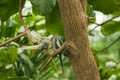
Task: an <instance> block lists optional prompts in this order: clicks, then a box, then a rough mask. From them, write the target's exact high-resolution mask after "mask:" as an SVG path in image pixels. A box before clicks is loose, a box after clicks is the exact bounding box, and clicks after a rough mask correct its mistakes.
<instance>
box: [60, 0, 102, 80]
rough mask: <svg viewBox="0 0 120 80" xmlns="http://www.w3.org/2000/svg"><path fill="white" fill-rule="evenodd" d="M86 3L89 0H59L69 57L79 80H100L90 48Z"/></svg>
mask: <svg viewBox="0 0 120 80" xmlns="http://www.w3.org/2000/svg"><path fill="white" fill-rule="evenodd" d="M86 3H87V0H58V4H59V8H60V12H61V17H62V21H63V24H64V31H65V38H66V41H68V42H69V43H68V46H67V48H66V49H67V51H68V52H69V54H67V57H68V58H69V61H70V63H71V65H72V67H73V70H74V73H75V75H76V79H77V80H100V77H99V72H98V68H97V65H96V63H95V60H94V57H93V54H92V53H91V49H90V46H89V40H88V32H87V23H88V21H87V17H86Z"/></svg>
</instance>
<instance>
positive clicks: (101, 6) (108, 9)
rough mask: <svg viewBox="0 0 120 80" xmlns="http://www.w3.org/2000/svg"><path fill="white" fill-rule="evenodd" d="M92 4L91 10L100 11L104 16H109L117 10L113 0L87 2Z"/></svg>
mask: <svg viewBox="0 0 120 80" xmlns="http://www.w3.org/2000/svg"><path fill="white" fill-rule="evenodd" d="M88 2H89V3H90V4H92V6H93V9H94V10H97V11H101V12H103V13H104V14H110V13H112V12H114V11H115V10H117V4H116V2H115V0H88Z"/></svg>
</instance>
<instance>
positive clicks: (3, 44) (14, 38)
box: [0, 32, 27, 47]
mask: <svg viewBox="0 0 120 80" xmlns="http://www.w3.org/2000/svg"><path fill="white" fill-rule="evenodd" d="M26 33H27V32H24V33H21V34H19V35H17V36H16V37H13V38H11V39H9V40H8V41H5V42H3V43H1V44H0V47H1V46H5V45H6V44H8V43H10V42H12V41H14V40H16V39H18V38H20V37H22V36H24V35H26Z"/></svg>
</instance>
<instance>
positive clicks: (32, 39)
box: [19, 0, 37, 43]
mask: <svg viewBox="0 0 120 80" xmlns="http://www.w3.org/2000/svg"><path fill="white" fill-rule="evenodd" d="M19 21H20V23H21V25H23V27H24V29H25V31H27V36H28V37H29V38H30V39H31V41H32V42H33V43H34V42H37V41H36V40H35V39H34V38H33V36H32V35H31V32H30V30H29V29H28V27H27V25H26V24H25V23H24V21H23V19H22V0H20V2H19Z"/></svg>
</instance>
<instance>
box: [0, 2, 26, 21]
mask: <svg viewBox="0 0 120 80" xmlns="http://www.w3.org/2000/svg"><path fill="white" fill-rule="evenodd" d="M24 2H25V0H24V1H23V3H24ZM18 8H19V0H1V1H0V19H1V21H2V22H3V21H6V20H7V19H8V18H9V17H10V16H11V15H13V14H14V13H16V12H18Z"/></svg>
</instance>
